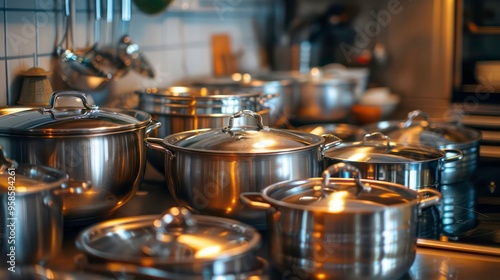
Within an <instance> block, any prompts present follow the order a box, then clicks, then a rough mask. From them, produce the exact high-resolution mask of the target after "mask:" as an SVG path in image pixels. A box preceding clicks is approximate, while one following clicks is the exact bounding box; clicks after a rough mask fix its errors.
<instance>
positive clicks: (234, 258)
mask: <svg viewBox="0 0 500 280" xmlns="http://www.w3.org/2000/svg"><path fill="white" fill-rule="evenodd" d="M260 238H261V237H260V234H259V233H258V232H257V231H256V230H255V229H254V228H252V227H250V226H248V225H245V224H243V223H240V222H237V221H234V220H229V219H223V218H219V217H211V216H200V215H191V214H190V212H189V211H188V210H187V209H186V208H182V207H173V208H170V209H168V210H167V211H165V212H164V213H162V215H161V216H157V215H148V216H136V217H127V218H121V219H116V220H109V221H106V222H103V223H99V224H95V225H93V226H91V227H88V228H86V229H85V230H83V231H82V232H80V234H79V235H78V236H77V238H76V247H77V248H78V249H79V250H80V251H81V252H82V253H84V254H85V255H86V257H87V259H88V263H89V264H94V265H95V264H100V265H103V264H104V265H108V267H109V268H111V269H113V267H115V269H116V267H123V270H121V269H120V270H121V271H122V272H129V273H131V274H146V275H147V274H148V270H149V272H150V273H151V274H153V275H154V274H155V273H160V275H169V274H171V275H184V276H186V277H187V279H190V277H193V278H194V277H196V278H198V277H200V276H203V277H216V276H223V275H231V274H240V273H247V272H251V271H254V270H255V268H256V267H257V266H258V265H259V264H258V259H257V255H256V251H257V249H258V247H259V245H260ZM113 264H115V265H114V266H113ZM134 270H135V271H134ZM141 270H142V272H141ZM155 270H156V272H155ZM149 276H152V275H149ZM157 276H158V275H157ZM141 279H142V277H141ZM176 279H180V278H176ZM203 279H210V278H203Z"/></svg>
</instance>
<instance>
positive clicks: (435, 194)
mask: <svg viewBox="0 0 500 280" xmlns="http://www.w3.org/2000/svg"><path fill="white" fill-rule="evenodd" d="M417 192H418V195H419V202H418V209H423V208H427V207H429V206H432V205H436V204H439V202H440V201H441V198H443V195H442V194H441V193H440V192H439V191H437V190H434V189H431V188H424V189H420V190H418V191H417ZM427 193H430V194H431V196H429V197H424V198H420V197H422V196H423V195H424V194H427Z"/></svg>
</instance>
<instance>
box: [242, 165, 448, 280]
mask: <svg viewBox="0 0 500 280" xmlns="http://www.w3.org/2000/svg"><path fill="white" fill-rule="evenodd" d="M340 171H348V172H352V173H354V177H355V178H354V179H350V178H330V174H331V173H338V172H340ZM359 174H360V172H359V171H357V170H356V168H354V167H352V166H349V165H346V164H344V163H340V164H336V165H333V166H330V167H329V168H328V169H326V170H325V172H324V173H323V176H322V178H308V179H303V180H293V181H285V182H279V183H276V184H272V185H270V186H268V187H266V188H264V189H263V190H262V192H261V193H247V194H243V195H242V196H241V199H242V201H243V202H244V203H245V204H248V205H250V206H252V207H254V208H256V209H266V210H267V211H266V212H267V217H268V223H269V225H268V228H269V230H268V234H269V238H270V242H269V243H270V244H271V247H270V254H271V258H272V260H273V262H274V264H275V265H276V267H277V268H278V269H279V270H281V272H282V273H284V274H286V273H288V274H292V273H294V272H295V271H297V270H299V271H300V272H301V275H305V276H306V277H307V278H308V279H399V278H400V277H401V276H403V275H404V274H405V273H406V272H407V271H408V270H409V269H410V267H411V265H412V263H413V261H414V259H415V255H416V241H417V238H416V233H417V224H418V222H417V215H418V212H419V211H420V209H422V208H425V207H428V206H430V205H434V204H437V203H439V200H440V197H441V195H440V193H439V192H438V191H435V190H432V189H422V190H419V191H414V190H411V189H408V188H406V187H404V186H402V185H399V184H394V183H389V182H382V181H376V180H366V179H361V177H360V176H359ZM427 195H431V196H429V197H425V198H424V196H427Z"/></svg>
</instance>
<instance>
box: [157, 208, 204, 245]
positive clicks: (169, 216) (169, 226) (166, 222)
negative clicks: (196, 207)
mask: <svg viewBox="0 0 500 280" xmlns="http://www.w3.org/2000/svg"><path fill="white" fill-rule="evenodd" d="M153 226H154V229H155V232H156V240H158V241H170V236H171V234H172V232H180V231H182V230H184V229H186V228H189V227H193V226H195V223H194V221H193V219H192V218H191V212H189V210H188V209H187V208H184V207H172V208H170V209H168V210H167V211H165V212H163V213H162V216H161V218H159V219H156V220H155V221H154V224H153ZM165 237H167V240H165Z"/></svg>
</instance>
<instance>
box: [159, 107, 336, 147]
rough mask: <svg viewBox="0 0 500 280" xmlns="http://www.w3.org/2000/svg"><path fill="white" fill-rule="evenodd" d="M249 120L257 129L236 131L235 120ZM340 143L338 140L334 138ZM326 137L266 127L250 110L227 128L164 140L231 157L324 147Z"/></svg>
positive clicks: (247, 128)
mask: <svg viewBox="0 0 500 280" xmlns="http://www.w3.org/2000/svg"><path fill="white" fill-rule="evenodd" d="M245 115H246V116H250V117H253V118H255V119H256V120H257V127H255V126H239V127H233V121H234V118H239V117H242V116H245ZM335 139H336V140H337V141H340V140H339V139H338V138H335ZM322 142H324V139H323V137H321V136H317V135H314V134H310V133H306V132H300V131H292V130H285V129H272V128H269V127H267V126H264V124H263V122H262V117H261V116H260V115H259V114H257V113H255V112H253V111H249V110H244V111H240V112H238V113H236V114H234V115H232V116H231V117H230V118H229V122H228V126H226V127H224V128H218V129H211V130H198V131H195V132H194V133H193V132H189V131H188V132H186V133H180V134H177V135H176V134H174V135H171V136H167V137H166V138H165V144H167V145H168V144H170V145H173V146H175V147H179V148H183V149H188V150H193V151H210V152H213V151H216V152H225V153H226V152H228V153H234V152H237V153H267V152H276V151H293V150H297V149H304V148H307V147H310V146H311V145H315V144H321V143H322Z"/></svg>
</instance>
